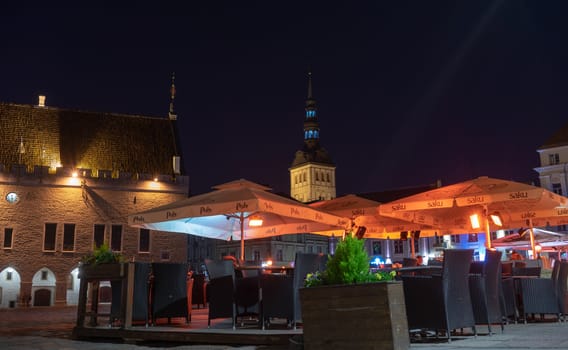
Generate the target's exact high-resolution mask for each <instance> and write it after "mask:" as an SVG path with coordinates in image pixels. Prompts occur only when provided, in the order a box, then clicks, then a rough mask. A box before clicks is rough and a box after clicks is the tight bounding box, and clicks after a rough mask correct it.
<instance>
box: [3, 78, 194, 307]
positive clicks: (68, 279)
mask: <svg viewBox="0 0 568 350" xmlns="http://www.w3.org/2000/svg"><path fill="white" fill-rule="evenodd" d="M172 88H173V84H172ZM173 91H174V90H173V89H172V101H171V104H170V113H169V115H168V116H167V117H149V116H139V115H126V114H117V113H106V112H105V113H101V112H89V111H77V110H69V109H63V108H54V107H48V106H46V105H45V97H40V101H39V103H38V105H22V104H12V103H0V247H1V249H0V307H15V306H23V305H32V306H50V305H63V304H75V303H76V302H77V293H78V288H79V283H78V280H77V272H78V265H79V263H80V261H81V259H82V257H84V256H85V255H87V254H88V253H90V252H92V251H93V249H94V247H96V246H100V245H101V244H103V243H105V244H108V245H109V246H110V247H111V249H112V250H113V251H116V252H120V253H121V254H122V255H123V256H124V257H125V258H126V259H127V260H136V261H147V262H151V261H169V262H185V261H186V260H187V250H186V242H187V236H186V235H184V234H177V233H165V232H155V231H148V230H143V229H136V228H131V227H129V226H128V225H127V215H129V214H132V213H135V212H138V211H142V210H147V209H150V208H152V207H155V206H158V205H162V204H166V203H169V202H173V201H175V200H179V199H182V198H185V197H187V195H188V188H189V184H188V178H187V176H185V175H184V171H183V169H182V166H181V162H180V160H181V154H180V147H179V139H178V137H177V126H176V119H177V118H176V115H175V114H174V112H173V98H174V93H173Z"/></svg>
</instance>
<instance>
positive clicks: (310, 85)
mask: <svg viewBox="0 0 568 350" xmlns="http://www.w3.org/2000/svg"><path fill="white" fill-rule="evenodd" d="M308 99H310V100H311V99H312V68H311V67H310V69H309V70H308Z"/></svg>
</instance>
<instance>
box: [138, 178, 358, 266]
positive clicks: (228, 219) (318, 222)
mask: <svg viewBox="0 0 568 350" xmlns="http://www.w3.org/2000/svg"><path fill="white" fill-rule="evenodd" d="M213 189H214V191H212V192H209V193H205V194H201V195H197V196H193V197H189V198H186V199H183V200H180V201H177V202H174V203H170V204H166V205H163V206H160V207H157V208H154V209H150V210H147V211H143V212H139V213H136V214H132V215H129V216H128V224H129V225H130V226H134V227H141V228H147V229H151V230H159V231H169V232H181V233H187V234H193V235H197V236H201V237H207V238H217V239H223V240H229V239H235V240H237V239H239V240H240V241H241V257H240V258H241V259H244V240H245V239H253V238H263V237H271V236H278V235H283V234H291V233H309V232H316V231H325V230H332V229H341V228H345V227H346V225H347V224H348V223H349V220H348V219H347V218H343V217H341V216H337V215H333V214H330V213H327V212H324V211H321V210H318V209H315V208H311V207H309V206H308V205H305V204H303V203H300V202H298V201H296V200H293V199H290V198H286V197H283V196H279V195H277V194H274V193H271V192H268V190H270V188H268V187H266V186H262V185H259V184H257V183H254V182H251V181H247V180H244V179H240V180H236V181H232V182H229V183H226V184H222V185H218V186H215V187H213ZM253 218H260V219H262V221H263V223H262V226H258V227H251V226H250V225H249V224H250V221H251V219H253Z"/></svg>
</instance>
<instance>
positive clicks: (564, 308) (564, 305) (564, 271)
mask: <svg viewBox="0 0 568 350" xmlns="http://www.w3.org/2000/svg"><path fill="white" fill-rule="evenodd" d="M557 265H558V269H557V274H556V276H554V272H555V271H554V270H555V268H556V266H557ZM552 277H553V278H554V277H556V297H557V299H558V305H559V306H560V313H561V314H562V318H563V319H564V320H566V316H567V315H568V286H567V283H568V262H567V261H556V262H555V264H554V267H553V269H552Z"/></svg>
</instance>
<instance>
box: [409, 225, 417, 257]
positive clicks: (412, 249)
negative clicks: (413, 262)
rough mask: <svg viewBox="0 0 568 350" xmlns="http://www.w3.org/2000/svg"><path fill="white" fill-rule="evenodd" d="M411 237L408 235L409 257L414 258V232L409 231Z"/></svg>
mask: <svg viewBox="0 0 568 350" xmlns="http://www.w3.org/2000/svg"><path fill="white" fill-rule="evenodd" d="M410 232H411V235H410V257H411V258H414V257H415V254H416V252H415V251H414V231H410Z"/></svg>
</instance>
